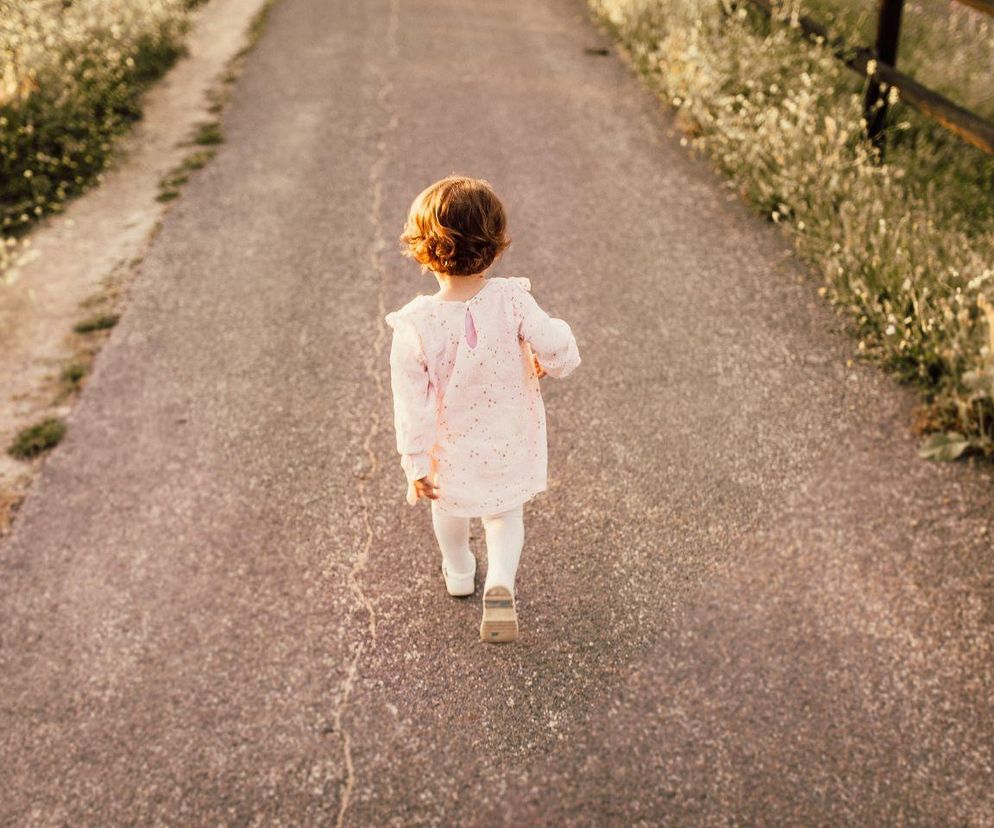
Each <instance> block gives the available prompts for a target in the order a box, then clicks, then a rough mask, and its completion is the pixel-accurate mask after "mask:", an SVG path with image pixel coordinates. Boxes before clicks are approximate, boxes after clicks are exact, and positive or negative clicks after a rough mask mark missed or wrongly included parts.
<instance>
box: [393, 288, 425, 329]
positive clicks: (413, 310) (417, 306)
mask: <svg viewBox="0 0 994 828" xmlns="http://www.w3.org/2000/svg"><path fill="white" fill-rule="evenodd" d="M428 301H429V297H428V296H425V295H424V294H422V295H420V296H415V297H414V298H413V299H412V300H411V301H410V302H408V303H407V304H406V305H404V307H402V308H399V309H398V310H395V311H391V312H390V313H388V314H387V315H386V316H384V317H383V321H385V322H386V323H387V324H388V325H389V326H390V327H391V328H393V329H394V330H395V331H396V330H399V329H400V327H402V326H404V324H405V323H407V324H408V325H413V324H414V320H415V319H416V318H417V317H419V316H421V312H422V309H423V308H424V307H425V305H426V303H427V302H428Z"/></svg>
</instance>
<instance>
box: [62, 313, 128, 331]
mask: <svg viewBox="0 0 994 828" xmlns="http://www.w3.org/2000/svg"><path fill="white" fill-rule="evenodd" d="M119 319H120V316H119V315H118V314H116V313H104V314H100V315H99V316H93V317H91V318H90V319H86V320H84V321H82V322H80V323H78V324H77V325H76V326H75V327H74V328H73V330H74V331H76V333H81V334H85V333H90V332H92V331H103V330H106V329H107V328H113V327H114V326H115V325H116V324H117V323H118V320H119Z"/></svg>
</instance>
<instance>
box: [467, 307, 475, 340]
mask: <svg viewBox="0 0 994 828" xmlns="http://www.w3.org/2000/svg"><path fill="white" fill-rule="evenodd" d="M466 344H467V345H469V347H470V348H475V347H476V323H475V322H474V321H473V314H471V313H470V312H469V308H466Z"/></svg>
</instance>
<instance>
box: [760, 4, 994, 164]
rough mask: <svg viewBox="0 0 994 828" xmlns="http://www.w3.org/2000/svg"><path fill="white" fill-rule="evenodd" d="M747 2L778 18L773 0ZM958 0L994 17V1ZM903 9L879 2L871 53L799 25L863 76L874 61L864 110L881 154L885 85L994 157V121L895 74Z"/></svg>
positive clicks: (803, 20) (814, 26)
mask: <svg viewBox="0 0 994 828" xmlns="http://www.w3.org/2000/svg"><path fill="white" fill-rule="evenodd" d="M747 2H749V3H750V4H751V5H752V6H754V7H755V8H757V9H758V10H759V11H761V12H762V13H763V14H765V15H766V16H767V17H772V16H773V14H774V11H775V10H774V8H773V5H772V3H771V0H747ZM959 2H960V3H962V4H963V5H966V6H970V7H971V8H974V9H977V10H978V11H981V12H985V13H986V14H990V15H992V16H994V0H959ZM903 7H904V0H881V2H880V14H879V18H878V21H877V37H876V44H875V46H874V48H873V49H869V48H866V47H865V46H850V45H848V44H846V43H845V41H844V40H843V39H842V38H841V37H838V36H835V37H832V36H830V35H829V32H828V30H827V29H826V28H825V27H824V26H822V25H821V24H820V23H818V22H817V21H815V20H812V19H811V18H810V17H807V16H806V15H800V16H799V18H798V24H799V25H800V28H801V30H802V31H803V32H804V33H805V34H806V35H807V36H808V37H809V38H811V39H813V40H814V39H819V38H820V39H822V40H823V41H824V42H825V44H826V45H827V46H828V47H829V48H830V49H831V50H832V52H833V53H834V54H835V56H836V57H838V58H839V59H840V60H842V62H843V63H845V64H846V65H847V66H849V67H850V68H851V69H853V70H854V71H856V72H858V73H859V74H861V75H866V73H867V72H866V69H867V66H868V64H869V63H870V61H871V60H872V61H874V62H875V64H876V66H875V71H874V72H873V74H872V75H871V76H870V80H869V84H868V85H867V90H866V98H865V100H864V109H865V112H866V125H867V134H868V135H869V137H870V139H871V140H872V141H873V142H874V144H875V145H876V146H877V147H878V148H879V149H880V150H881V152H883V149H884V132H883V128H884V124H885V123H886V118H887V96H886V94H885V93H884V91H883V88H882V87H883V85H890V86H894V87H896V88H897V89H898V91H899V92H900V93H901V99H902V100H903V101H904V102H905V103H906V104H908V105H909V106H912V107H914V108H915V109H917V110H918V111H919V112H921V113H922V114H923V115H925V117H927V118H930V119H931V120H933V121H935V122H936V123H938V124H940V125H941V126H943V127H945V128H946V129H947V130H949V131H950V132H952V133H954V134H956V135H958V136H959V137H960V138H962V139H963V140H964V141H967V142H968V143H970V144H973V146H975V147H978V148H979V149H981V150H983V151H984V152H986V153H989V154H991V155H994V123H991V122H990V121H988V120H986V119H985V118H982V117H981V116H979V115H978V114H977V113H975V112H971V111H970V110H969V109H966V108H964V107H962V106H960V105H959V104H956V103H953V102H952V101H951V100H949V98H946V97H944V96H942V95H940V94H939V93H938V92H935V91H934V90H932V89H929V88H928V87H926V86H924V85H922V84H921V83H919V82H918V81H916V80H915V79H914V78H912V77H910V76H908V75H905V74H904V73H903V72H899V71H898V70H897V68H896V64H897V52H898V42H899V37H900V29H901V12H902V11H903Z"/></svg>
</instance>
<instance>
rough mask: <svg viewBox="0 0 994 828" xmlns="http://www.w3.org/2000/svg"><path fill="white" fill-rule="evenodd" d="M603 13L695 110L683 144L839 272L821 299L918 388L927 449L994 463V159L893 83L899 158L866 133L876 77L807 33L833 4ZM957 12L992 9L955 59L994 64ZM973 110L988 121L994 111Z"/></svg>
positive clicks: (661, 6) (633, 7)
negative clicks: (802, 17) (920, 109)
mask: <svg viewBox="0 0 994 828" xmlns="http://www.w3.org/2000/svg"><path fill="white" fill-rule="evenodd" d="M588 2H589V5H590V6H591V8H592V10H593V11H594V13H595V14H596V16H597V17H598V18H599V19H600V20H601V21H602V22H604V23H605V24H606V25H607V27H608V28H609V29H610V30H611V32H612V33H613V34H614V36H615V37H616V39H617V40H618V41H619V42H620V43H621V44H622V45H623V46H624V47H625V48H626V50H627V51H628V52H629V54H630V55H631V57H632V59H633V63H634V64H635V66H636V67H637V69H638V70H639V71H640V73H641V74H642V75H643V77H644V78H645V79H646V80H647V81H648V83H649V84H650V85H651V86H652V87H653V88H654V89H655V90H656V91H657V92H658V93H659V95H660V96H661V97H662V98H664V99H665V100H667V101H669V102H670V103H671V104H672V105H673V106H674V107H675V108H676V109H677V110H678V121H679V122H681V123H682V124H684V125H685V126H686V131H687V133H688V135H687V137H685V138H684V139H682V141H683V142H684V143H689V144H692V145H693V146H694V147H695V148H696V149H698V150H701V151H703V152H704V153H706V154H707V155H708V156H709V157H710V158H711V159H712V160H713V162H714V163H715V165H716V166H717V167H718V169H719V170H720V171H721V172H723V173H724V174H725V175H726V176H728V179H729V186H731V187H734V188H735V189H737V190H738V191H739V192H740V193H741V195H742V196H743V197H744V198H745V199H746V200H747V201H748V202H749V203H750V204H751V205H753V207H754V208H755V209H756V211H757V212H758V213H759V214H761V215H763V216H765V217H766V218H769V219H770V220H771V221H774V222H777V223H778V224H780V225H781V226H782V227H783V229H784V231H785V232H787V233H788V234H789V235H790V236H791V238H792V240H793V243H794V247H795V249H796V251H797V253H798V255H799V258H801V260H802V261H804V262H805V263H806V264H808V265H809V267H810V269H811V270H813V271H814V272H816V273H818V274H820V275H821V276H822V277H823V278H824V282H825V284H824V286H823V287H822V288H821V289H820V292H821V293H822V295H824V296H826V297H827V298H828V299H829V300H830V301H831V302H832V304H833V305H834V306H835V307H836V308H837V309H838V310H839V311H840V313H842V314H843V315H844V316H845V317H847V318H848V319H849V320H850V321H851V322H852V329H853V332H854V334H855V336H856V337H857V340H858V343H857V350H858V352H859V353H860V354H862V355H863V356H864V357H865V358H867V359H872V360H874V361H876V362H878V363H879V364H881V365H883V366H885V367H886V368H888V369H889V370H891V371H893V372H894V373H895V374H896V375H897V376H898V377H899V378H900V379H901V380H902V381H904V382H906V383H910V384H912V385H914V386H915V387H916V388H917V389H918V391H919V392H920V394H921V398H922V401H923V404H922V407H921V409H920V411H919V414H918V416H917V418H916V423H915V427H916V429H917V430H918V431H919V432H920V433H922V434H930V435H931V436H930V438H929V439H928V440H927V441H926V442H925V444H924V445H923V447H922V455H923V456H926V457H930V458H934V459H953V458H955V457H959V456H963V455H966V454H979V455H983V456H986V457H988V458H990V457H992V456H994V309H992V308H994V186H992V183H994V158H991V157H990V156H987V155H984V154H983V153H981V152H980V151H979V150H976V149H974V148H973V147H971V146H969V145H967V144H965V143H963V142H961V141H959V140H958V139H957V138H955V137H954V136H952V135H950V134H949V133H947V132H945V131H944V130H943V129H942V128H941V127H939V126H938V125H936V124H934V123H932V122H930V121H928V120H926V119H925V118H923V117H922V116H920V115H919V114H918V113H917V112H915V111H914V110H912V109H910V107H906V106H904V105H903V103H902V102H901V100H900V96H899V95H898V93H897V90H896V89H890V90H889V93H888V94H889V96H890V101H891V103H892V109H891V116H892V117H891V121H890V126H889V127H888V129H887V142H888V150H887V153H886V157H885V158H884V159H883V160H882V161H881V159H880V158H879V157H878V156H877V154H876V151H875V149H874V147H873V146H872V144H870V142H869V141H867V140H866V138H865V135H864V131H863V130H864V127H865V122H864V121H863V111H862V93H863V91H864V89H865V83H866V80H865V79H860V78H859V77H858V76H856V75H854V74H853V73H852V72H851V71H850V70H849V69H848V68H846V67H845V66H844V65H843V64H842V63H841V62H839V61H838V60H836V59H835V57H834V56H833V55H832V53H831V52H830V51H829V49H828V48H827V47H826V46H824V44H814V43H811V42H810V41H808V40H806V39H805V38H804V37H803V36H802V34H801V32H800V30H799V29H798V28H797V26H796V25H794V24H793V23H792V16H793V15H794V14H796V13H800V12H803V13H808V14H810V15H811V16H813V17H816V16H817V15H818V7H817V5H816V7H815V8H809V7H808V4H801V3H799V2H796V0H788V2H781V3H779V4H775V6H776V12H777V13H776V14H775V16H774V18H773V19H772V20H767V19H765V18H764V17H763V16H762V15H760V14H758V13H754V12H753V11H752V9H751V6H749V5H748V4H747V3H745V2H738V0H706V2H698V1H697V0H588ZM821 2H822V3H829V2H834V0H821ZM823 10H824V9H823ZM931 13H935V12H934V10H933V12H931ZM942 13H943V14H949V13H950V12H948V11H944V12H942ZM957 13H967V14H969V15H974V16H975V17H974V18H970V19H971V20H972V23H973V25H971V26H963V27H961V28H960V31H961V36H962V38H963V42H962V43H961V44H955V43H950V42H949V40H948V38H947V39H946V40H945V41H943V42H944V43H945V48H946V49H947V50H949V54H952V53H954V52H955V50H956V49H957V48H961V49H962V53H963V54H964V55H968V56H969V58H968V60H969V61H970V62H973V61H975V60H977V58H978V55H979V54H980V53H983V54H986V55H987V62H986V65H987V66H990V65H991V63H992V61H994V38H991V37H990V35H989V34H985V30H984V29H983V28H982V26H983V25H986V24H987V20H988V19H987V18H984V17H983V16H982V15H980V14H979V13H978V12H975V11H973V10H970V9H961V10H958V11H957ZM909 14H913V12H912V11H911V9H910V7H909ZM908 25H909V29H910V30H912V31H915V30H917V29H920V28H921V27H917V29H916V25H913V24H908ZM925 28H926V29H927V27H925ZM986 31H989V30H986ZM978 32H980V35H979V36H978V34H977V33H978ZM918 45H919V52H921V42H919V44H918ZM919 57H920V59H921V60H924V56H923V55H920V56H919ZM929 65H931V66H932V67H933V69H932V71H933V72H934V71H938V69H936V68H935V67H936V66H937V65H938V64H936V63H935V62H934V61H933V63H931V64H929ZM912 66H913V62H912ZM946 66H947V70H946V71H948V72H949V73H950V76H949V77H945V78H935V77H932V78H925V77H923V78H922V80H924V81H928V82H929V83H931V84H932V85H935V86H936V87H937V88H940V89H948V88H950V87H953V86H955V83H954V78H953V77H951V76H952V75H954V74H955V73H956V72H957V71H961V70H962V69H963V66H962V65H960V62H959V61H953V60H949V61H947V63H946ZM962 88H963V89H965V90H969V89H971V88H973V87H972V86H971V85H970V84H969V83H967V82H966V81H964V82H963V84H962ZM961 103H963V104H964V105H967V106H969V105H971V104H973V105H974V106H975V108H977V109H978V110H980V111H983V106H984V102H983V101H978V102H976V103H974V102H971V101H970V100H965V99H961Z"/></svg>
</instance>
